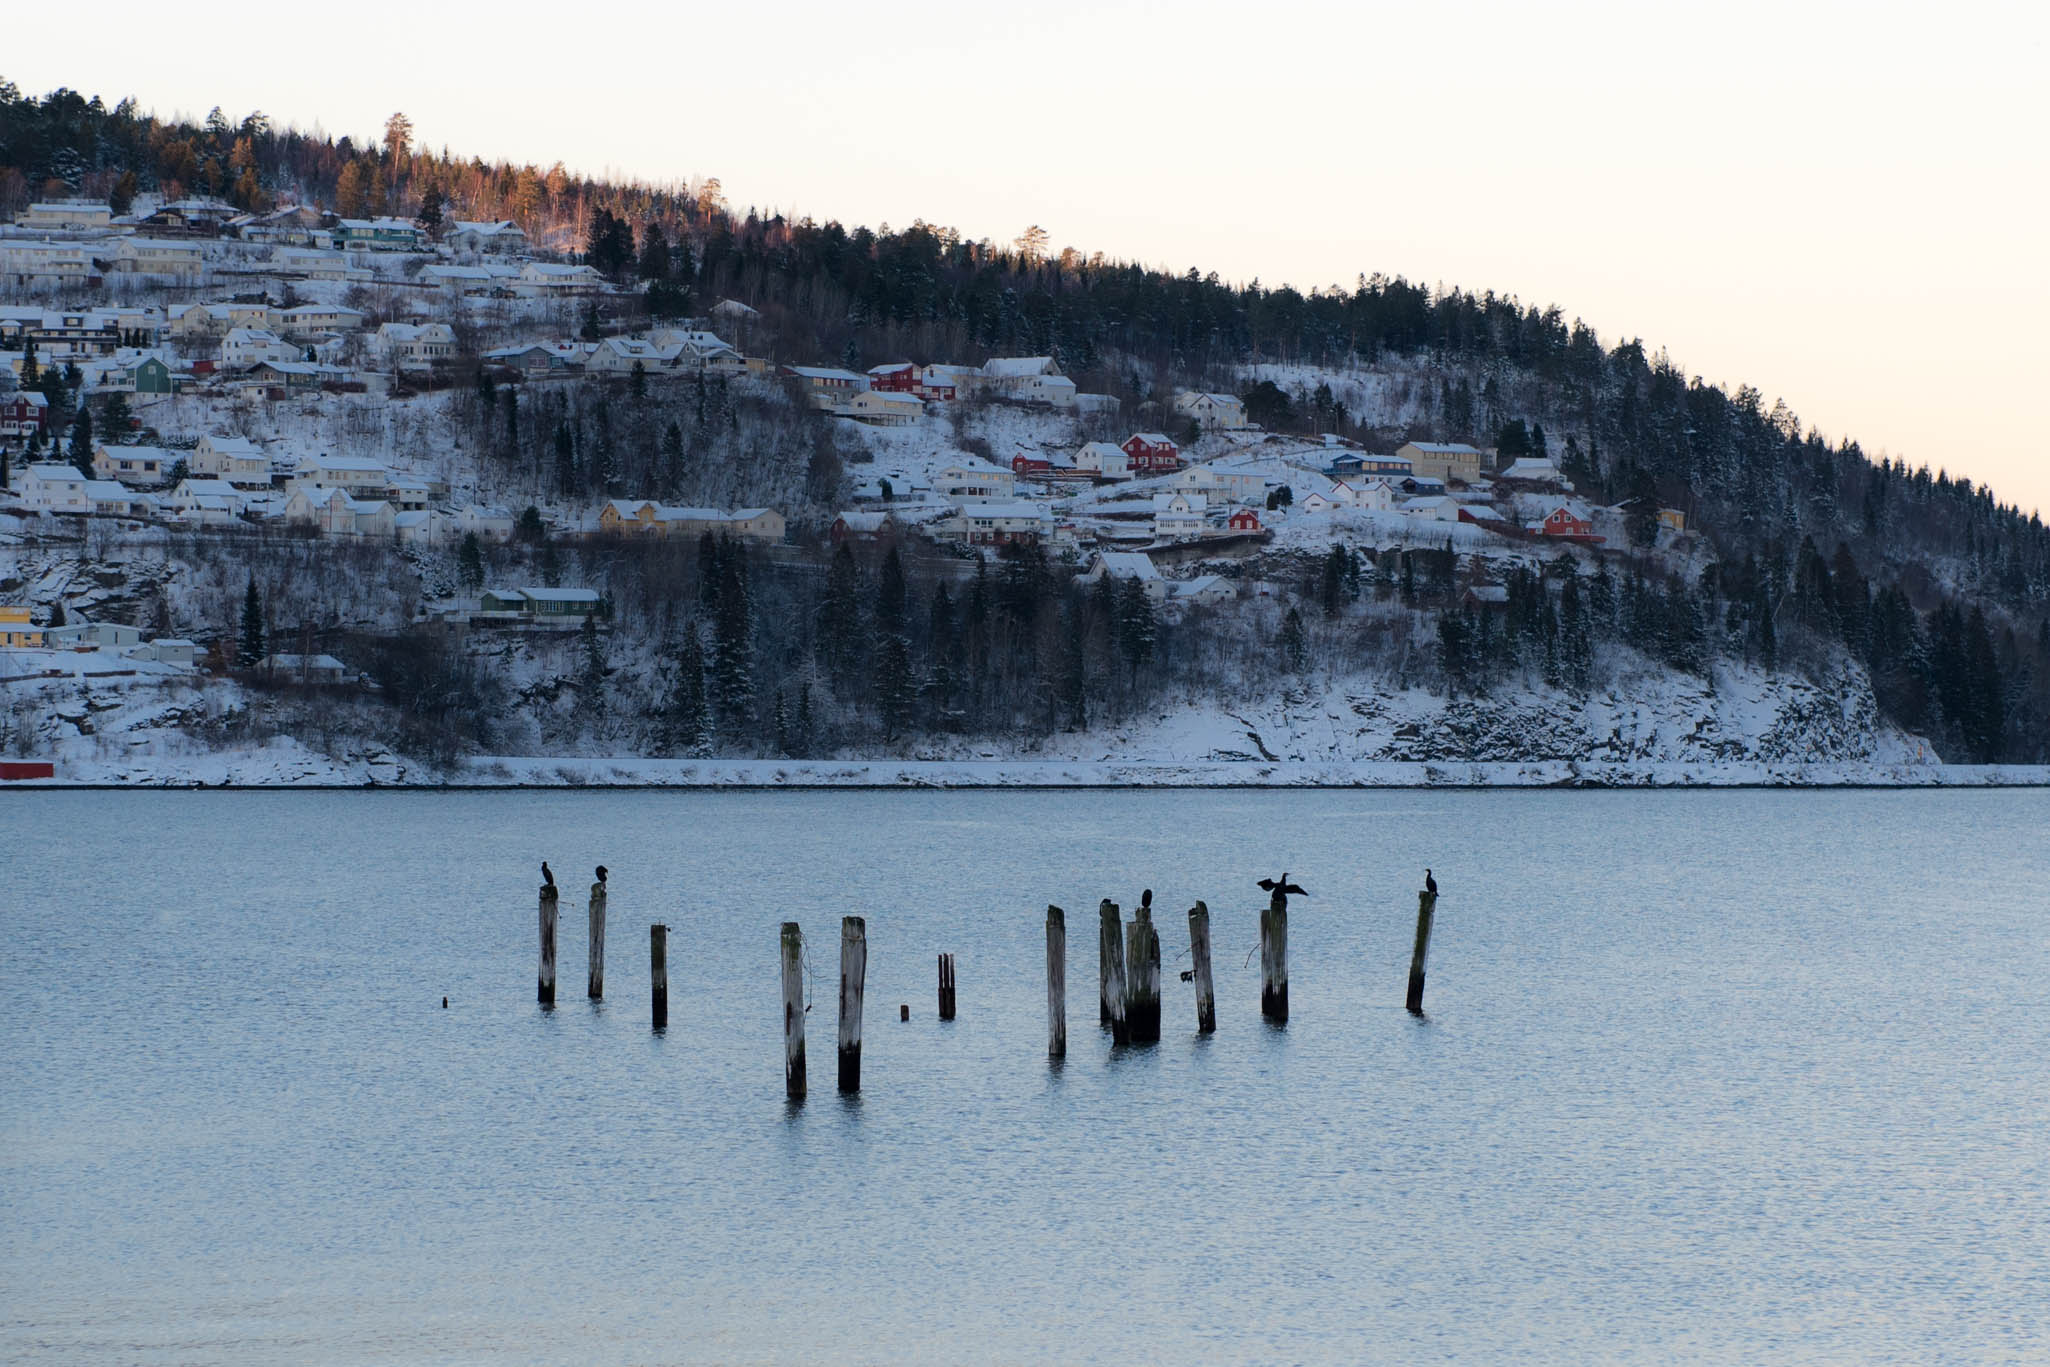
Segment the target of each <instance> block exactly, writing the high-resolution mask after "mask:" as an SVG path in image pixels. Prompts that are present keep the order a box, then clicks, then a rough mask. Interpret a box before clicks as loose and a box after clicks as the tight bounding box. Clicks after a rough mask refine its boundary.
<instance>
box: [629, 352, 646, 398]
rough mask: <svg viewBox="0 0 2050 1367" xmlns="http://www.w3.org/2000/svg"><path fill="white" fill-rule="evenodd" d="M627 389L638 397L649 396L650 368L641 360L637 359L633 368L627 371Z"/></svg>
mask: <svg viewBox="0 0 2050 1367" xmlns="http://www.w3.org/2000/svg"><path fill="white" fill-rule="evenodd" d="M626 389H627V393H629V394H631V395H633V397H635V398H636V399H645V398H647V397H648V368H647V367H646V366H644V365H642V364H641V363H640V362H639V361H635V362H634V366H633V369H632V370H630V371H628V372H627V377H626Z"/></svg>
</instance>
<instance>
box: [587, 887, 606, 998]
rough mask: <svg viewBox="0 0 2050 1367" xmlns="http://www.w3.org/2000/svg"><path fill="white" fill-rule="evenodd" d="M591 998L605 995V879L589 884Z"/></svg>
mask: <svg viewBox="0 0 2050 1367" xmlns="http://www.w3.org/2000/svg"><path fill="white" fill-rule="evenodd" d="M589 991H590V997H591V1000H593V1001H597V1000H599V999H600V998H602V997H604V995H605V880H604V879H602V878H601V879H599V880H598V881H597V882H595V883H593V884H591V983H590V989H589Z"/></svg>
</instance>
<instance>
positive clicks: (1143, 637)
mask: <svg viewBox="0 0 2050 1367" xmlns="http://www.w3.org/2000/svg"><path fill="white" fill-rule="evenodd" d="M1117 592H1118V652H1119V653H1120V654H1122V655H1123V656H1124V657H1125V668H1126V670H1127V671H1128V676H1129V678H1130V679H1131V681H1132V682H1133V683H1135V684H1136V683H1137V682H1138V679H1139V671H1140V669H1141V668H1143V667H1144V666H1145V665H1146V663H1147V661H1149V660H1151V659H1152V658H1153V645H1154V640H1155V637H1156V634H1157V628H1156V626H1155V623H1154V618H1153V600H1152V599H1151V598H1148V597H1147V596H1146V586H1145V585H1144V584H1141V583H1140V582H1139V581H1138V580H1137V579H1121V580H1119V581H1118V590H1117Z"/></svg>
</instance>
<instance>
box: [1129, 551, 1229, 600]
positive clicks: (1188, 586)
mask: <svg viewBox="0 0 2050 1367" xmlns="http://www.w3.org/2000/svg"><path fill="white" fill-rule="evenodd" d="M1148 563H1151V562H1148ZM1237 596H1238V591H1237V590H1236V589H1235V588H1234V587H1233V586H1232V582H1231V581H1230V580H1229V579H1226V578H1224V577H1223V576H1222V575H1217V574H1205V575H1201V576H1199V577H1197V578H1195V579H1186V580H1169V581H1167V597H1168V602H1169V603H1170V604H1172V605H1173V606H1175V607H1182V608H1214V607H1218V606H1221V605H1222V604H1225V603H1229V602H1231V601H1232V599H1234V598H1236V597H1237Z"/></svg>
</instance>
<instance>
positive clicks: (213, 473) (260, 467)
mask: <svg viewBox="0 0 2050 1367" xmlns="http://www.w3.org/2000/svg"><path fill="white" fill-rule="evenodd" d="M185 464H186V468H187V469H188V470H190V471H191V472H192V473H193V474H195V475H205V476H207V477H208V478H210V479H219V480H225V481H227V482H228V483H229V484H232V485H234V486H235V487H236V488H238V489H268V488H270V457H269V456H267V455H265V454H264V452H263V448H262V447H261V446H258V445H257V444H256V443H255V442H253V441H251V440H249V438H247V437H224V436H215V435H213V434H212V433H208V434H207V435H206V436H203V437H201V438H200V439H199V444H198V445H196V446H194V447H193V448H192V456H191V458H190V459H189V460H187V461H186V463H185Z"/></svg>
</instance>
